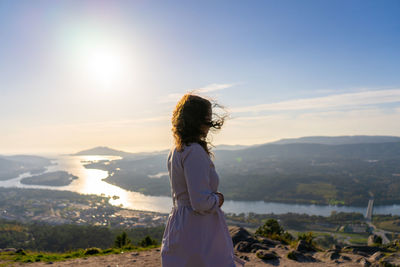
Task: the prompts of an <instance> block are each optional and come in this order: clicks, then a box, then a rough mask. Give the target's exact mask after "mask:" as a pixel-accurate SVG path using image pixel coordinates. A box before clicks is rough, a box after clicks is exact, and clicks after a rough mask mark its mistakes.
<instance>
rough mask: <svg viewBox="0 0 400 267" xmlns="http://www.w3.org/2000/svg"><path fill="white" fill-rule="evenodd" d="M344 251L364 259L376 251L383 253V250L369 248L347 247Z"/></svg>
mask: <svg viewBox="0 0 400 267" xmlns="http://www.w3.org/2000/svg"><path fill="white" fill-rule="evenodd" d="M344 249H345V250H347V251H351V252H352V253H354V254H358V255H361V256H364V257H370V256H371V255H372V254H374V253H376V252H378V251H382V252H385V250H384V249H382V248H380V247H371V246H347V247H345V248H344Z"/></svg>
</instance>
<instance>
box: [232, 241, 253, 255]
mask: <svg viewBox="0 0 400 267" xmlns="http://www.w3.org/2000/svg"><path fill="white" fill-rule="evenodd" d="M251 245H252V243H250V242H247V241H240V242H239V243H237V244H236V246H235V249H236V250H237V251H240V252H250V251H251V250H252V247H251Z"/></svg>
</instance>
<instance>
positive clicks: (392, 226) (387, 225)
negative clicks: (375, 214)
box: [373, 220, 400, 232]
mask: <svg viewBox="0 0 400 267" xmlns="http://www.w3.org/2000/svg"><path fill="white" fill-rule="evenodd" d="M373 223H374V224H375V226H376V227H377V228H379V229H383V230H386V231H391V232H400V220H388V221H381V222H378V221H374V222H373Z"/></svg>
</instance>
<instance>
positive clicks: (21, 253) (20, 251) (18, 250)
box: [15, 248, 26, 255]
mask: <svg viewBox="0 0 400 267" xmlns="http://www.w3.org/2000/svg"><path fill="white" fill-rule="evenodd" d="M15 254H19V255H26V253H25V251H24V250H23V249H22V248H19V249H17V250H16V251H15Z"/></svg>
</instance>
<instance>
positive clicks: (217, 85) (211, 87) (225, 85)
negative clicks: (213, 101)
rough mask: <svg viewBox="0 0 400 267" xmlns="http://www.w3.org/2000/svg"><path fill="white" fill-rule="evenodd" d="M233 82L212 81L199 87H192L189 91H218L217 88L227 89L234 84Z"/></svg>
mask: <svg viewBox="0 0 400 267" xmlns="http://www.w3.org/2000/svg"><path fill="white" fill-rule="evenodd" d="M234 85H235V84H233V83H212V84H209V85H207V86H204V87H201V88H197V89H192V90H189V91H196V92H199V93H208V92H214V91H219V90H223V89H227V88H230V87H232V86H234Z"/></svg>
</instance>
